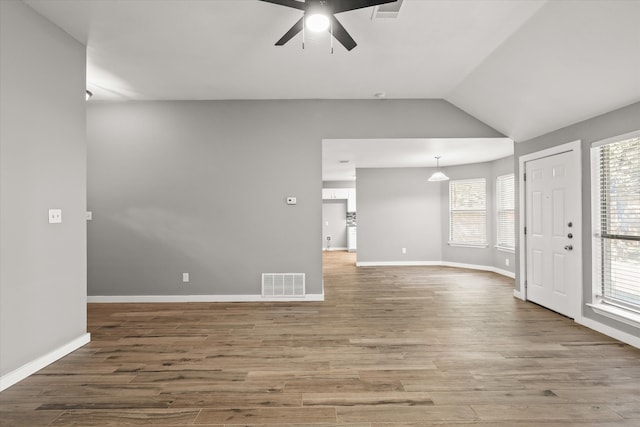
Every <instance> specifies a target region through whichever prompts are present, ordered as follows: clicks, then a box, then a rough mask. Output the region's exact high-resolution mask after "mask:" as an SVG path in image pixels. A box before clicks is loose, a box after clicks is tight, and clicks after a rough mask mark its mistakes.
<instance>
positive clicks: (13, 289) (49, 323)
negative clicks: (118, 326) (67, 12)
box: [0, 0, 87, 382]
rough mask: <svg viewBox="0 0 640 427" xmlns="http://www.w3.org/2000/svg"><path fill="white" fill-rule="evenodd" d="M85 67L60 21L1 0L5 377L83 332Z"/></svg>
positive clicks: (0, 328)
mask: <svg viewBox="0 0 640 427" xmlns="http://www.w3.org/2000/svg"><path fill="white" fill-rule="evenodd" d="M85 64H86V60H85V48H84V46H82V45H81V44H80V43H78V42H77V41H75V40H74V39H73V38H71V37H70V36H69V35H68V34H66V33H65V32H63V31H62V30H61V29H60V28H58V27H56V26H55V25H53V24H52V23H50V22H49V21H47V20H46V19H44V18H43V17H41V16H40V15H39V14H37V13H36V12H35V11H34V10H33V9H31V8H30V7H28V6H26V5H25V4H24V3H23V2H21V1H15V0H2V1H0V123H1V126H0V374H1V375H2V378H3V380H4V378H7V377H8V376H11V374H12V373H13V372H16V371H17V370H21V369H22V368H23V367H24V366H33V364H34V361H35V360H38V359H42V358H43V357H45V356H46V355H47V354H50V353H52V352H55V351H56V350H59V349H60V348H61V347H65V348H66V347H68V345H69V343H71V342H74V341H75V340H78V339H79V338H82V337H86V301H87V289H86V221H85V210H86V144H85V117H86V116H85V100H84V97H85ZM50 208H57V209H62V212H63V214H62V215H63V216H62V220H63V221H62V223H61V224H49V223H48V209H50ZM58 357H59V356H58ZM27 375H28V373H27ZM13 382H15V381H13Z"/></svg>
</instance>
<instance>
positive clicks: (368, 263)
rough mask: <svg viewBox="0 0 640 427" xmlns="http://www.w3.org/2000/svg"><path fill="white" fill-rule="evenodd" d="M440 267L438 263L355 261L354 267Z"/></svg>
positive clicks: (440, 263)
mask: <svg viewBox="0 0 640 427" xmlns="http://www.w3.org/2000/svg"><path fill="white" fill-rule="evenodd" d="M433 265H442V262H440V261H357V262H356V267H414V266H433Z"/></svg>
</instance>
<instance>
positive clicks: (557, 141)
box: [514, 102, 640, 337]
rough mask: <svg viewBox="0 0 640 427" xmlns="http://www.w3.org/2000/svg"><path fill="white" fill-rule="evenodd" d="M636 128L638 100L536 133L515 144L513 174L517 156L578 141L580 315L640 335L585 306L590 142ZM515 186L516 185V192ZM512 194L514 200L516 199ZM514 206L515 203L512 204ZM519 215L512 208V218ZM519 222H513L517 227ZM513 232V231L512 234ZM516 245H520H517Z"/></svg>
mask: <svg viewBox="0 0 640 427" xmlns="http://www.w3.org/2000/svg"><path fill="white" fill-rule="evenodd" d="M638 129H640V102H637V103H635V104H631V105H629V106H626V107H623V108H620V109H617V110H614V111H611V112H609V113H606V114H603V115H600V116H597V117H594V118H591V119H589V120H585V121H583V122H580V123H577V124H574V125H572V126H568V127H565V128H562V129H559V130H557V131H554V132H551V133H548V134H545V135H542V136H539V137H537V138H534V139H531V140H528V141H523V142H520V143H516V144H515V150H514V151H515V168H516V177H518V176H520V173H522V172H521V171H520V170H519V164H518V159H519V158H520V156H523V155H526V154H530V153H534V152H537V151H540V150H544V149H546V148H550V147H555V146H557V145H561V144H565V143H568V142H572V141H576V140H580V141H581V142H582V143H581V149H582V150H581V151H582V152H581V157H582V160H581V165H582V224H583V229H582V242H583V243H582V256H583V258H582V280H583V283H582V285H583V290H582V295H583V304H582V316H583V317H585V318H587V319H590V320H593V321H595V322H598V323H600V324H603V325H605V326H608V327H610V328H614V329H617V330H620V331H623V332H626V333H628V334H631V335H634V336H636V337H640V331H639V330H638V329H637V328H634V327H633V326H630V325H627V324H625V323H622V322H618V321H615V320H613V319H610V318H608V317H605V316H601V315H599V314H597V313H595V312H594V311H593V310H592V309H591V308H590V307H588V306H586V305H585V304H586V303H587V302H591V301H590V298H591V295H592V281H593V277H592V262H591V250H592V248H591V157H590V156H591V151H590V150H591V144H592V143H593V142H597V141H600V140H603V139H606V138H610V137H614V136H617V135H623V134H625V133H629V132H633V131H636V130H638ZM518 191H519V189H518V188H516V192H518ZM518 197H519V196H518V194H516V200H518ZM516 210H518V206H517V205H516ZM518 221H519V215H518V213H517V212H516V222H518ZM519 226H520V224H516V229H517V230H518V229H519V228H518V227H519ZM516 236H517V235H516ZM516 247H517V248H520V247H521V245H519V244H518V245H517V246H516ZM516 261H518V264H519V250H517V251H516ZM519 276H520V266H519V265H517V266H516V288H517V289H518V290H519V284H520V277H519Z"/></svg>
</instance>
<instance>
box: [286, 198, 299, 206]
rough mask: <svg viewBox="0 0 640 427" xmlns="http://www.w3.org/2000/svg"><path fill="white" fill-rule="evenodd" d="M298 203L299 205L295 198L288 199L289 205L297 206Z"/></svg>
mask: <svg viewBox="0 0 640 427" xmlns="http://www.w3.org/2000/svg"><path fill="white" fill-rule="evenodd" d="M296 203H298V201H297V200H296V198H295V197H287V204H288V205H295V204H296Z"/></svg>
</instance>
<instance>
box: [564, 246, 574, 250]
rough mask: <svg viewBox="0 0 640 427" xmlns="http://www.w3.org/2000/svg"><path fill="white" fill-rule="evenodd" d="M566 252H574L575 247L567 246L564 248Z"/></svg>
mask: <svg viewBox="0 0 640 427" xmlns="http://www.w3.org/2000/svg"><path fill="white" fill-rule="evenodd" d="M564 250H565V251H572V250H573V245H567V246H565V247H564Z"/></svg>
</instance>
